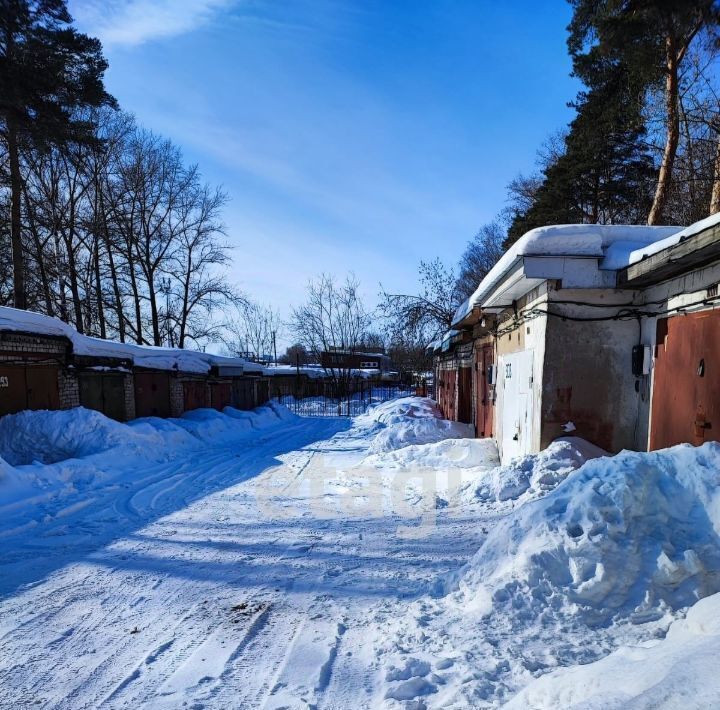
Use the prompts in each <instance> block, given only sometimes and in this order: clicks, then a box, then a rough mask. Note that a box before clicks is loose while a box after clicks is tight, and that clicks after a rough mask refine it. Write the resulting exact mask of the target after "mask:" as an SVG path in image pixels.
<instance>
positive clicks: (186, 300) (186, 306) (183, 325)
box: [179, 251, 192, 349]
mask: <svg viewBox="0 0 720 710" xmlns="http://www.w3.org/2000/svg"><path fill="white" fill-rule="evenodd" d="M191 272H192V251H190V252H189V253H188V259H187V271H186V272H185V283H184V284H183V301H182V316H181V318H180V342H179V347H180V348H181V349H182V348H184V347H185V331H186V330H187V321H188V316H189V315H190V278H191Z"/></svg>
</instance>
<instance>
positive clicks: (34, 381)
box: [0, 365, 60, 416]
mask: <svg viewBox="0 0 720 710" xmlns="http://www.w3.org/2000/svg"><path fill="white" fill-rule="evenodd" d="M58 371H59V368H58V367H53V366H52V365H31V366H28V367H26V366H24V365H2V366H0V416H2V415H3V414H12V413H14V412H21V411H23V410H24V409H60V392H59V390H58Z"/></svg>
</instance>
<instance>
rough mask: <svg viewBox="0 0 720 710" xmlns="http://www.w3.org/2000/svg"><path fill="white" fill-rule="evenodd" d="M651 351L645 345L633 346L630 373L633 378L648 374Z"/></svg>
mask: <svg viewBox="0 0 720 710" xmlns="http://www.w3.org/2000/svg"><path fill="white" fill-rule="evenodd" d="M650 360H651V351H650V347H649V346H647V345H634V346H633V349H632V373H633V375H635V377H641V376H642V375H649V374H650Z"/></svg>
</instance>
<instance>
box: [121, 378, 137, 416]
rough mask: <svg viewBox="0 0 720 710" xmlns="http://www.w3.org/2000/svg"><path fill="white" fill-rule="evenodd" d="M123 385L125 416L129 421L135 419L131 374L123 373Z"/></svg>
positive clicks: (133, 384)
mask: <svg viewBox="0 0 720 710" xmlns="http://www.w3.org/2000/svg"><path fill="white" fill-rule="evenodd" d="M123 385H124V387H125V416H126V417H127V420H128V421H130V420H131V419H135V378H134V377H133V375H125V377H124V378H123Z"/></svg>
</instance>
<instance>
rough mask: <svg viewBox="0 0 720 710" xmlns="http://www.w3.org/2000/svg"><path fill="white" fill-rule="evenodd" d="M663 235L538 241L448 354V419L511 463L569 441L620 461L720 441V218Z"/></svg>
mask: <svg viewBox="0 0 720 710" xmlns="http://www.w3.org/2000/svg"><path fill="white" fill-rule="evenodd" d="M553 229H554V230H555V232H553V231H552V230H553ZM573 229H574V232H572V233H570V232H571V230H573ZM656 229H657V230H658V231H657V232H653V231H652V230H653V228H647V227H622V226H612V227H608V226H602V227H599V226H596V225H581V226H576V227H574V228H573V227H572V226H563V227H558V228H545V229H544V230H534V231H533V232H531V233H529V234H528V235H525V237H523V238H522V239H521V240H520V241H519V242H518V243H517V244H516V245H515V246H514V247H513V250H511V252H510V253H509V254H508V255H507V256H506V257H505V258H504V259H503V261H501V262H500V263H499V264H498V266H497V267H496V268H495V269H493V271H491V272H490V274H488V276H487V277H486V278H485V279H484V280H483V282H481V284H480V285H479V286H478V289H477V291H476V292H475V294H474V295H473V297H472V298H471V299H470V300H469V301H468V302H467V303H466V304H463V306H462V307H461V308H460V309H458V313H457V314H456V317H455V322H454V323H453V330H452V331H450V332H449V333H447V334H446V336H445V338H444V339H443V340H442V341H441V342H438V343H436V344H435V345H434V355H435V378H436V382H437V385H438V386H437V389H436V398H437V400H438V403H439V405H440V407H441V409H442V411H443V413H444V415H445V416H446V417H448V418H450V419H454V420H457V421H464V422H467V423H471V424H473V425H474V427H475V432H476V435H477V436H479V437H483V436H491V437H494V438H495V439H496V440H497V442H498V447H499V449H500V454H501V459H502V460H503V462H505V461H508V460H510V459H512V458H513V457H516V456H519V455H523V454H528V453H535V452H537V451H539V450H541V449H543V448H545V447H546V446H547V445H548V444H549V443H551V442H552V441H553V440H554V439H556V438H558V437H560V436H566V435H575V436H580V437H582V438H584V439H586V440H588V441H591V442H592V443H594V444H596V445H598V446H600V447H602V448H604V449H606V450H608V451H610V452H618V451H620V450H622V449H633V450H639V451H644V450H655V449H659V448H664V447H667V446H672V445H675V444H679V443H690V444H694V445H697V444H701V443H703V442H705V441H709V440H715V441H717V440H720V309H717V306H718V304H720V293H719V291H720V286H719V285H718V284H720V215H715V216H714V217H712V218H709V219H707V220H703V221H702V222H699V223H697V224H695V225H692V226H691V227H689V228H687V229H685V230H680V228H656ZM537 232H540V234H539V235H538V234H537ZM561 237H567V242H566V244H567V246H563V241H562V238H561ZM578 245H579V246H578ZM620 245H622V246H620Z"/></svg>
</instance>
